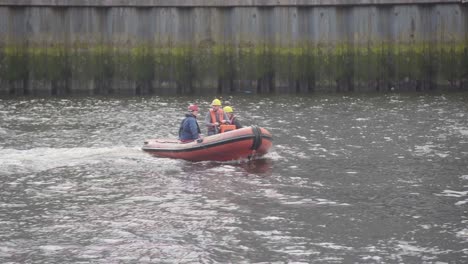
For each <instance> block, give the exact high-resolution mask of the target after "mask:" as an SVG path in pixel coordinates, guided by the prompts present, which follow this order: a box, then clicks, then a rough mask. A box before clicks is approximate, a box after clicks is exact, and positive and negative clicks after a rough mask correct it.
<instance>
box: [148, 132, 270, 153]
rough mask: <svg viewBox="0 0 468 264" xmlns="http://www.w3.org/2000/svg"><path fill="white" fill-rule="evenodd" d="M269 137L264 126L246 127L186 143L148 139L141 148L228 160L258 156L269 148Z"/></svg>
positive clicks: (154, 151)
mask: <svg viewBox="0 0 468 264" xmlns="http://www.w3.org/2000/svg"><path fill="white" fill-rule="evenodd" d="M272 140H273V138H272V136H271V134H270V132H268V131H267V130H266V129H264V128H261V127H257V126H249V127H244V128H240V129H236V130H231V131H227V132H224V133H219V134H215V135H212V136H207V137H204V138H201V139H198V140H196V141H192V142H189V143H181V142H180V141H179V140H177V139H149V140H147V141H145V142H144V145H143V147H142V150H143V151H146V152H148V153H151V154H152V155H154V156H157V157H163V158H174V159H184V160H189V161H206V160H212V161H229V160H239V159H252V158H255V157H261V156H263V155H265V154H266V153H267V152H268V150H269V149H270V148H271V146H272Z"/></svg>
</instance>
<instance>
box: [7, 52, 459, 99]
mask: <svg viewBox="0 0 468 264" xmlns="http://www.w3.org/2000/svg"><path fill="white" fill-rule="evenodd" d="M467 49H468V45H467V43H450V44H439V45H437V46H436V47H434V46H431V45H430V44H429V43H417V44H389V43H381V44H374V45H372V46H355V45H347V44H340V45H335V46H320V45H314V44H303V45H300V46H293V47H290V46H273V45H257V46H255V45H246V46H228V45H208V46H175V47H158V46H153V45H151V44H141V45H137V46H134V47H123V48H122V47H116V46H112V45H93V46H91V45H89V46H84V45H79V46H73V45H69V46H66V45H53V46H46V47H42V46H27V45H5V46H3V47H1V49H0V58H1V61H0V79H1V80H3V81H9V82H14V81H21V80H48V81H60V80H94V81H96V82H97V84H98V85H99V84H102V83H105V82H106V81H107V83H109V82H112V81H113V80H127V81H132V82H135V83H151V85H152V86H154V87H152V88H151V89H149V90H148V91H150V92H151V91H154V92H157V91H158V83H164V82H174V83H175V84H176V86H177V84H178V85H179V86H181V87H188V88H184V89H185V90H183V89H182V90H181V89H179V90H178V91H179V92H193V91H199V90H200V89H201V90H206V91H215V92H216V91H220V87H219V86H220V85H222V84H221V82H219V80H229V81H230V82H231V83H232V82H234V81H236V80H262V79H271V80H273V81H272V82H271V84H270V85H271V86H272V87H269V88H268V89H267V90H268V91H272V92H274V91H276V87H275V86H276V85H280V84H281V83H288V85H289V86H291V83H298V82H308V83H309V84H308V85H309V86H310V87H316V86H325V87H326V86H329V87H334V88H333V89H336V90H354V89H355V88H356V87H359V86H361V85H362V86H365V85H367V86H368V85H369V83H372V82H374V83H378V82H380V83H381V82H384V83H387V84H388V85H384V88H382V87H380V88H378V87H377V88H375V87H374V88H375V89H376V90H385V89H387V88H390V87H391V86H392V85H393V87H394V88H395V87H396V88H398V85H397V84H398V83H399V82H405V81H406V82H410V81H414V82H417V81H425V82H430V83H432V84H433V85H444V84H452V85H453V84H456V83H459V82H460V81H461V80H464V79H466V78H467V76H468V55H467ZM310 82H313V83H310ZM198 86H203V87H198ZM296 88H297V87H295V85H292V87H289V88H288V89H290V91H291V92H295V89H296ZM374 88H373V87H370V88H369V89H374ZM106 89H111V87H108V88H106ZM97 91H102V89H97ZM229 91H242V87H238V88H235V89H234V88H232V87H231V88H230V89H229Z"/></svg>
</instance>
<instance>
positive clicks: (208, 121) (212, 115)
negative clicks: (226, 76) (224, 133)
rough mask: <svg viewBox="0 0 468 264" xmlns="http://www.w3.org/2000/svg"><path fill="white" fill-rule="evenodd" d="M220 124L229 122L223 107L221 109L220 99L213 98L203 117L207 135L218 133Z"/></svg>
mask: <svg viewBox="0 0 468 264" xmlns="http://www.w3.org/2000/svg"><path fill="white" fill-rule="evenodd" d="M221 124H229V119H228V117H227V115H226V113H224V111H223V109H221V101H220V100H219V99H214V100H213V102H211V109H210V111H209V112H208V113H207V114H206V117H205V125H206V128H207V131H208V133H207V134H208V136H211V135H214V134H218V133H219V132H220V130H219V126H220V125H221Z"/></svg>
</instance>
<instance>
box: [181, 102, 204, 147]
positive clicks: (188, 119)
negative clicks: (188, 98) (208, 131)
mask: <svg viewBox="0 0 468 264" xmlns="http://www.w3.org/2000/svg"><path fill="white" fill-rule="evenodd" d="M197 115H198V106H197V105H189V107H188V112H187V113H186V114H185V118H184V120H182V122H181V123H180V127H179V140H180V141H181V142H182V143H188V142H192V141H194V140H196V139H198V138H200V135H201V132H200V127H199V126H198V122H197Z"/></svg>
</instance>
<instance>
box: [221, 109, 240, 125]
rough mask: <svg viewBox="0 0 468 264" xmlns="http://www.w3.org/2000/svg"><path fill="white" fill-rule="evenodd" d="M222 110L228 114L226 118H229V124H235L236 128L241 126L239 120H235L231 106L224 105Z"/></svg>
mask: <svg viewBox="0 0 468 264" xmlns="http://www.w3.org/2000/svg"><path fill="white" fill-rule="evenodd" d="M223 111H224V113H226V114H227V116H228V118H229V122H230V123H231V125H235V126H236V129H239V128H242V125H241V124H240V122H239V120H237V117H236V116H234V113H233V110H232V107H230V106H225V107H224V108H223Z"/></svg>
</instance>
